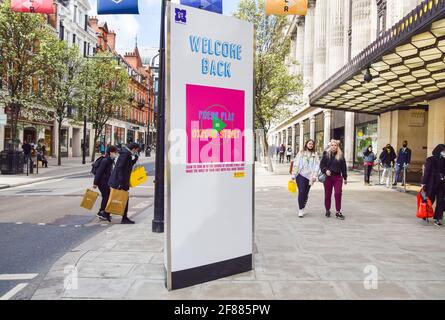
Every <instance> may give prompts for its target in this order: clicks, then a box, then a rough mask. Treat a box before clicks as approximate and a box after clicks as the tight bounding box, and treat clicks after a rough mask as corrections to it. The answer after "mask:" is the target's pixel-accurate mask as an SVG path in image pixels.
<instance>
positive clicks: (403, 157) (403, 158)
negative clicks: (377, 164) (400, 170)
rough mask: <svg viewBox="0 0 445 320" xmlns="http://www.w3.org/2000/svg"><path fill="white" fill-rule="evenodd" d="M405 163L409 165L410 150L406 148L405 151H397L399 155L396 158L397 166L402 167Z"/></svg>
mask: <svg viewBox="0 0 445 320" xmlns="http://www.w3.org/2000/svg"><path fill="white" fill-rule="evenodd" d="M405 163H407V164H410V163H411V149H409V148H406V150H405V151H403V148H401V149H400V150H399V155H398V156H397V164H400V165H403V164H405Z"/></svg>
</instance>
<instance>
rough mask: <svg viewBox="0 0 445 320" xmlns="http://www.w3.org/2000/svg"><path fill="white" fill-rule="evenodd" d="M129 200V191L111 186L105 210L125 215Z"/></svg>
mask: <svg viewBox="0 0 445 320" xmlns="http://www.w3.org/2000/svg"><path fill="white" fill-rule="evenodd" d="M127 202H128V191H125V190H117V189H113V188H111V192H110V197H109V198H108V203H107V207H106V208H105V212H107V213H111V214H115V215H118V216H123V215H124V212H125V207H126V206H127Z"/></svg>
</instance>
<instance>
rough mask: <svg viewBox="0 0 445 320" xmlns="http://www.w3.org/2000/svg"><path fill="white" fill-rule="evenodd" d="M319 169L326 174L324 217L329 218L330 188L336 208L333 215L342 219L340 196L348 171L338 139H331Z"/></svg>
mask: <svg viewBox="0 0 445 320" xmlns="http://www.w3.org/2000/svg"><path fill="white" fill-rule="evenodd" d="M320 170H321V172H322V173H323V174H325V175H326V180H325V182H324V196H325V197H324V204H325V208H326V217H327V218H329V217H330V216H331V198H332V189H334V198H335V209H336V210H337V211H336V214H335V216H336V217H337V219H340V220H344V219H345V217H344V216H343V214H342V213H341V197H342V189H343V181H344V183H345V184H347V179H348V173H347V169H346V161H345V158H344V156H343V152H342V151H341V149H340V141H337V140H331V142H330V143H329V148H328V149H327V150H326V151H325V152H324V153H323V158H322V159H321V162H320Z"/></svg>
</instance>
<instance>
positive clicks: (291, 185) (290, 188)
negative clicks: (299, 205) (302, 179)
mask: <svg viewBox="0 0 445 320" xmlns="http://www.w3.org/2000/svg"><path fill="white" fill-rule="evenodd" d="M287 190H288V191H289V192H290V193H297V190H298V188H297V183H296V182H295V181H294V180H289V182H288V183H287Z"/></svg>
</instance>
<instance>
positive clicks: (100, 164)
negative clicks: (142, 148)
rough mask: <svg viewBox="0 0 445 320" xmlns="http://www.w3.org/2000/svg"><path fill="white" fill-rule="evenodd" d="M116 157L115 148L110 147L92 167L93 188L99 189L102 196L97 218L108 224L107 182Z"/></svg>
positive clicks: (108, 191) (108, 190)
mask: <svg viewBox="0 0 445 320" xmlns="http://www.w3.org/2000/svg"><path fill="white" fill-rule="evenodd" d="M116 157H117V148H116V147H115V146H110V147H108V148H107V151H106V152H105V156H104V157H101V158H99V159H97V160H96V163H95V164H94V166H93V170H94V167H95V171H94V184H93V188H94V189H96V188H99V190H100V193H101V195H102V203H101V205H100V209H99V212H98V213H97V216H98V217H99V219H100V220H108V221H109V222H111V215H110V214H109V213H108V212H105V208H106V207H107V203H108V198H109V197H110V187H109V186H108V180H109V179H110V176H111V172H112V171H113V165H114V159H116Z"/></svg>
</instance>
